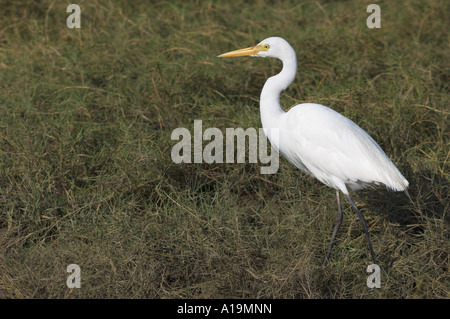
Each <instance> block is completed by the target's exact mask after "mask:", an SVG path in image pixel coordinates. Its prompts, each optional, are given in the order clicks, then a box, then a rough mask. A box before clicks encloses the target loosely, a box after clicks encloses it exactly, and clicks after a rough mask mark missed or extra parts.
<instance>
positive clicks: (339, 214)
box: [323, 190, 344, 266]
mask: <svg viewBox="0 0 450 319" xmlns="http://www.w3.org/2000/svg"><path fill="white" fill-rule="evenodd" d="M336 201H337V215H336V221H335V223H334V229H333V234H332V235H331V240H330V245H329V246H328V250H327V255H326V256H325V260H324V261H323V265H324V266H326V265H327V263H328V260H329V259H330V255H331V249H332V248H333V243H334V240H335V238H336V234H337V232H338V230H339V227H340V226H341V224H342V220H343V219H344V215H343V214H342V209H341V199H340V198H339V190H336Z"/></svg>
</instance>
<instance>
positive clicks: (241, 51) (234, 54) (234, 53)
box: [217, 45, 261, 58]
mask: <svg viewBox="0 0 450 319" xmlns="http://www.w3.org/2000/svg"><path fill="white" fill-rule="evenodd" d="M259 51H261V48H260V47H259V46H257V45H255V46H253V47H249V48H245V49H239V50H234V51H230V52H227V53H224V54H221V55H218V56H217V57H218V58H234V57H238V56H249V55H258V52H259Z"/></svg>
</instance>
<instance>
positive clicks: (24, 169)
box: [0, 0, 450, 298]
mask: <svg viewBox="0 0 450 319" xmlns="http://www.w3.org/2000/svg"><path fill="white" fill-rule="evenodd" d="M77 3H78V4H79V5H80V6H81V26H82V28H81V29H79V30H76V29H68V28H67V27H66V18H67V16H68V13H66V6H67V5H68V4H69V3H64V2H60V1H51V0H42V1H20V2H19V1H6V0H4V1H0V7H1V8H2V12H3V14H2V19H1V20H0V298H36V297H38V298H93V297H97V298H116V297H120V298H225V297H230V298H449V297H450V275H449V269H448V263H449V251H450V245H449V203H450V201H449V194H448V187H449V183H448V182H449V181H448V177H449V175H448V163H449V143H448V142H449V141H448V114H449V108H448V105H449V99H448V83H449V60H450V59H449V58H450V57H449V34H448V30H450V26H449V22H448V16H446V13H447V12H449V9H450V8H449V4H448V1H445V0H432V1H419V0H410V1H394V2H393V1H390V2H389V1H380V2H378V3H379V4H380V7H381V19H382V22H381V23H382V24H381V26H382V27H381V29H368V28H367V26H366V22H365V21H366V18H367V16H368V13H366V7H367V5H368V4H370V3H371V1H364V2H361V1H345V2H343V1H317V2H316V1H305V2H300V3H299V2H298V1H292V2H289V1H280V2H275V4H266V3H265V2H262V1H252V2H246V1H231V2H218V1H198V2H193V1H192V2H191V1H164V2H156V3H151V4H149V3H147V2H146V1H129V2H127V1H112V2H109V1H102V0H97V1H78V2H77ZM274 35H277V36H281V37H284V38H286V39H287V40H288V41H289V42H290V43H291V44H292V46H293V47H294V48H295V49H296V51H297V55H298V60H299V75H298V76H297V78H296V80H295V82H294V84H293V85H292V86H291V87H290V88H289V89H288V90H287V91H286V92H285V93H284V94H283V96H282V103H283V105H284V107H285V109H287V108H289V107H291V106H293V105H295V104H297V103H301V102H317V103H322V104H324V105H328V106H330V107H332V108H333V109H335V110H336V111H338V112H340V113H342V114H344V115H345V116H347V117H349V118H351V119H352V120H354V121H355V122H356V123H357V124H359V125H360V126H361V127H363V128H364V129H365V130H366V131H368V132H369V134H371V135H372V136H373V137H374V139H375V140H377V141H378V143H379V144H380V145H381V147H382V148H383V149H384V150H385V152H386V153H387V154H388V155H389V156H391V158H392V159H393V161H394V162H395V163H396V165H397V166H398V167H399V169H400V170H401V171H402V172H403V173H404V175H405V176H406V178H407V179H408V180H409V181H410V189H409V193H410V195H411V198H412V201H410V200H409V199H408V198H407V197H406V195H405V194H404V193H393V192H388V191H386V190H385V189H378V190H368V191H363V192H360V193H355V194H354V199H355V200H356V202H357V205H358V206H359V207H360V208H361V210H362V212H363V214H364V216H365V218H366V220H367V222H368V225H369V229H370V234H371V238H372V243H373V246H374V249H375V252H376V253H377V255H378V259H379V262H380V265H381V266H382V267H386V268H388V269H387V271H388V273H389V276H387V275H386V274H385V273H383V274H382V288H381V289H375V290H372V289H368V288H367V286H366V278H367V276H368V273H366V267H367V265H368V264H370V263H371V261H370V256H369V252H368V249H367V245H366V242H365V238H364V235H363V232H362V230H361V227H360V225H359V222H358V219H357V217H356V216H355V214H354V213H353V212H352V211H351V208H350V207H349V205H347V204H345V206H344V207H345V212H344V214H345V218H344V222H343V225H342V227H341V230H340V232H339V234H338V238H337V242H336V243H335V247H334V249H333V254H332V260H331V262H330V263H329V265H328V266H327V267H325V268H324V267H322V266H321V262H322V260H323V257H324V254H325V251H326V248H327V244H328V240H329V237H330V235H331V231H332V226H333V222H334V217H335V198H334V194H335V193H334V191H333V190H331V189H329V188H327V187H326V186H324V185H322V184H320V183H319V182H317V181H315V180H314V179H313V178H311V177H307V176H305V175H304V174H302V173H300V172H299V171H298V170H297V169H296V168H295V167H293V166H292V165H290V164H289V163H287V162H286V161H285V160H284V159H283V160H281V161H280V170H279V172H278V173H277V174H274V175H260V174H259V166H258V165H257V164H211V165H210V164H174V163H173V162H172V161H171V158H170V152H171V149H172V147H173V145H175V143H176V141H172V140H171V139H170V136H171V133H172V131H173V129H175V128H177V127H186V128H188V129H190V130H191V131H192V129H193V121H194V120H195V119H201V120H203V127H204V128H206V127H218V128H220V129H221V130H223V132H225V131H224V130H225V128H227V127H235V128H237V127H243V128H248V127H255V128H258V127H260V125H261V124H260V120H259V108H258V99H259V94H260V90H261V88H262V85H263V84H264V81H265V80H266V78H267V77H268V76H270V75H272V74H274V73H276V72H277V71H278V70H279V69H280V63H279V62H278V61H275V60H271V59H270V60H269V59H248V58H242V59H230V60H225V59H217V58H216V56H217V55H218V54H220V53H223V52H226V51H229V50H232V49H238V48H242V47H247V46H250V45H253V44H256V43H258V42H259V41H261V40H262V39H264V38H266V37H269V36H274ZM394 260H395V262H393V261H394ZM71 263H75V264H78V265H79V266H80V267H81V283H82V288H81V289H68V288H67V286H66V279H67V276H68V275H69V274H68V273H66V267H67V266H68V265H69V264H71ZM389 265H391V267H388V266H389Z"/></svg>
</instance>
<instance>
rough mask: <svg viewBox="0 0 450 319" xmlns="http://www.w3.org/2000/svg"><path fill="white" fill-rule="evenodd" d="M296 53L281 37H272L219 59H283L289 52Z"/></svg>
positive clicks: (223, 55)
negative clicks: (242, 57)
mask: <svg viewBox="0 0 450 319" xmlns="http://www.w3.org/2000/svg"><path fill="white" fill-rule="evenodd" d="M291 51H292V52H294V53H295V51H294V50H293V49H292V47H291V46H290V44H289V43H288V42H287V41H286V40H284V39H283V38H279V37H270V38H267V39H265V40H262V41H261V42H260V43H258V44H257V45H255V46H253V47H249V48H245V49H239V50H235V51H231V52H227V53H224V54H221V55H219V56H218V57H219V58H234V57H239V56H251V57H263V58H265V57H270V58H278V59H279V58H281V57H282V56H283V55H284V54H286V53H288V52H291Z"/></svg>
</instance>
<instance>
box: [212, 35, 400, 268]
mask: <svg viewBox="0 0 450 319" xmlns="http://www.w3.org/2000/svg"><path fill="white" fill-rule="evenodd" d="M239 56H251V57H271V58H277V59H279V60H281V61H282V62H283V68H282V70H281V72H280V73H278V74H277V75H275V76H272V77H270V78H269V79H268V80H267V81H266V83H265V84H264V87H263V89H262V92H261V98H260V112H261V122H262V126H263V129H264V132H265V134H266V135H267V137H268V138H269V140H270V142H271V144H272V146H274V147H275V148H277V149H278V151H279V153H280V154H282V155H283V156H284V157H285V158H286V159H287V160H288V161H289V162H291V163H292V164H294V165H295V166H296V167H297V168H299V169H300V170H301V171H303V172H305V173H307V174H310V175H312V176H314V177H315V178H317V179H318V180H319V181H321V182H322V183H324V184H325V185H327V186H329V187H332V188H334V189H335V190H336V198H337V211H338V213H337V217H336V221H335V226H334V229H333V233H332V236H331V240H330V244H329V246H328V250H327V253H326V256H325V260H324V263H323V264H324V265H326V264H327V262H328V260H329V258H330V254H331V248H332V247H333V242H334V239H335V237H336V234H337V232H338V230H339V227H340V225H341V223H342V219H343V214H342V210H341V202H340V198H339V191H341V192H342V193H343V194H344V195H345V197H346V198H347V200H348V201H349V202H350V204H351V206H352V207H353V209H354V210H355V212H356V214H357V215H358V217H359V220H360V223H361V225H362V227H363V230H364V233H365V236H366V239H367V242H368V245H369V249H370V253H371V256H372V260H373V263H374V264H377V261H376V257H375V253H374V251H373V248H372V243H371V242H370V237H369V233H368V231H367V226H366V223H365V221H364V218H363V216H362V215H361V213H360V211H359V210H358V208H357V207H356V205H355V203H354V202H353V200H352V199H351V197H350V195H349V191H355V190H359V189H363V188H366V187H368V186H373V185H383V184H384V185H386V186H387V187H388V188H389V189H392V190H394V191H404V190H406V188H407V187H408V184H409V183H408V181H407V180H406V179H405V177H403V175H402V174H401V173H400V171H399V170H398V169H397V167H395V165H394V164H393V163H392V161H391V160H390V159H389V157H387V156H386V154H385V153H384V151H383V150H382V149H381V147H380V146H379V145H378V144H377V143H376V142H375V141H374V140H373V139H372V137H371V136H370V135H369V134H368V133H367V132H366V131H364V130H363V129H362V128H360V127H359V126H358V125H356V124H355V123H354V122H353V121H351V120H350V119H348V118H346V117H345V116H343V115H341V114H339V113H337V112H336V111H334V110H332V109H330V108H328V107H326V106H323V105H320V104H314V103H302V104H298V105H296V106H295V107H293V108H291V109H290V110H289V111H288V112H285V111H284V110H283V109H282V108H281V105H280V94H281V92H282V91H283V90H285V89H286V88H287V87H288V86H289V85H290V84H291V83H292V82H293V81H294V78H295V76H296V73H297V57H296V54H295V51H294V49H293V48H292V47H291V45H290V44H289V43H288V42H287V41H286V40H284V39H282V38H279V37H270V38H267V39H265V40H263V41H261V42H260V43H259V44H257V45H255V46H253V47H249V48H245V49H240V50H235V51H231V52H228V53H224V54H221V55H219V56H218V57H222V58H225V57H239ZM272 129H276V131H277V132H278V134H271V132H274V130H272Z"/></svg>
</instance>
